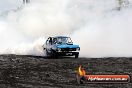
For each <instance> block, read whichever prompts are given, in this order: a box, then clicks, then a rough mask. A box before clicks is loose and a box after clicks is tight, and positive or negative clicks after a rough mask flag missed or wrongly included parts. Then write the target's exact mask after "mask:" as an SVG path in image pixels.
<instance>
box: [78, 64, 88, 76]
mask: <svg viewBox="0 0 132 88" xmlns="http://www.w3.org/2000/svg"><path fill="white" fill-rule="evenodd" d="M78 73H79V75H80V76H84V75H86V71H85V70H84V68H82V66H81V65H80V66H79V68H78Z"/></svg>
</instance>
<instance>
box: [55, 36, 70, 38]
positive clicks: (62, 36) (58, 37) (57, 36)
mask: <svg viewBox="0 0 132 88" xmlns="http://www.w3.org/2000/svg"><path fill="white" fill-rule="evenodd" d="M54 38H68V37H67V36H55V37H54Z"/></svg>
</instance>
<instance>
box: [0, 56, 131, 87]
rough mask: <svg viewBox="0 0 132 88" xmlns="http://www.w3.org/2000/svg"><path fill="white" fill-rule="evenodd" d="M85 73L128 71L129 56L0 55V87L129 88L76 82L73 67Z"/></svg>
mask: <svg viewBox="0 0 132 88" xmlns="http://www.w3.org/2000/svg"><path fill="white" fill-rule="evenodd" d="M79 65H82V66H83V67H84V68H86V72H87V74H130V76H132V58H126V57H121V58H119V57H118V58H117V57H116V58H114V57H109V58H78V59H75V58H70V57H63V58H62V57H60V58H59V59H52V58H49V59H48V58H45V57H40V56H24V55H0V88H132V83H131V82H130V83H125V84H119V83H118V84H81V85H80V84H77V81H76V71H77V69H78V67H79Z"/></svg>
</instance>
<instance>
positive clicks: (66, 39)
mask: <svg viewBox="0 0 132 88" xmlns="http://www.w3.org/2000/svg"><path fill="white" fill-rule="evenodd" d="M56 42H57V44H72V43H73V42H72V40H71V38H70V37H58V38H57V41H56Z"/></svg>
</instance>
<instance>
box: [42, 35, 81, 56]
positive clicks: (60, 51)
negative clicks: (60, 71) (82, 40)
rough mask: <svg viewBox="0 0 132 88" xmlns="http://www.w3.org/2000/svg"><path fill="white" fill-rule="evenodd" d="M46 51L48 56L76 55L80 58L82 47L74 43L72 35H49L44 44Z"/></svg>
mask: <svg viewBox="0 0 132 88" xmlns="http://www.w3.org/2000/svg"><path fill="white" fill-rule="evenodd" d="M43 49H44V52H45V54H46V55H47V56H53V57H55V58H57V57H58V56H75V58H78V56H79V51H80V47H79V45H74V44H73V42H72V40H71V38H70V37H66V36H56V37H49V38H48V39H47V40H46V43H45V44H44V45H43Z"/></svg>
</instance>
